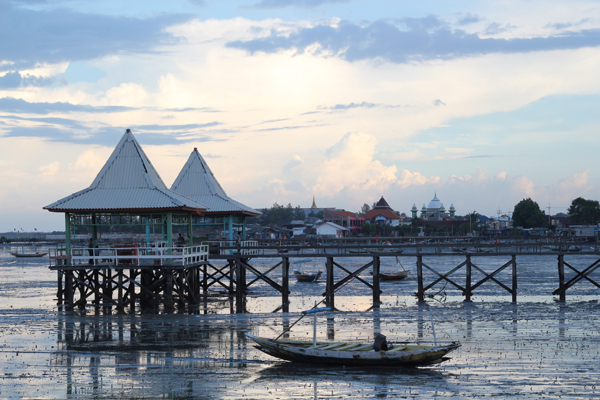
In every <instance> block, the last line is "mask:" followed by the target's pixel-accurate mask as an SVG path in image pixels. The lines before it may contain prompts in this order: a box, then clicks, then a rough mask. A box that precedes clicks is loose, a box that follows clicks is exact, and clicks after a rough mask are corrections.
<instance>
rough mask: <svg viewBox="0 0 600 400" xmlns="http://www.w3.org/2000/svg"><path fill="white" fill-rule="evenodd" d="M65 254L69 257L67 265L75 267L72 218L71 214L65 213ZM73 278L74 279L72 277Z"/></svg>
mask: <svg viewBox="0 0 600 400" xmlns="http://www.w3.org/2000/svg"><path fill="white" fill-rule="evenodd" d="M65 252H66V253H67V254H65V255H66V256H67V259H66V260H65V261H66V265H73V263H72V260H71V218H70V215H69V213H65ZM71 278H72V277H71Z"/></svg>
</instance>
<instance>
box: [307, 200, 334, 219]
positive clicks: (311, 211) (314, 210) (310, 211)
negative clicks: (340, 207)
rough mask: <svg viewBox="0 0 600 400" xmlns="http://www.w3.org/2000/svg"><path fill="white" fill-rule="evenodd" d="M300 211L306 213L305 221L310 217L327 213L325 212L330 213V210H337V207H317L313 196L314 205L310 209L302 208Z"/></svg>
mask: <svg viewBox="0 0 600 400" xmlns="http://www.w3.org/2000/svg"><path fill="white" fill-rule="evenodd" d="M300 209H301V210H302V211H304V216H305V219H308V218H309V216H310V215H313V216H316V215H317V214H318V213H320V212H322V213H325V211H328V210H335V207H325V208H319V207H317V202H316V201H315V196H313V201H312V205H311V206H310V208H302V207H301V208H300Z"/></svg>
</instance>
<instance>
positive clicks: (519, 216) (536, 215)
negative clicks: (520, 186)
mask: <svg viewBox="0 0 600 400" xmlns="http://www.w3.org/2000/svg"><path fill="white" fill-rule="evenodd" d="M513 225H514V226H520V227H522V228H524V229H529V228H539V227H543V226H546V225H547V222H546V213H545V212H543V211H542V210H540V206H539V204H538V203H536V202H535V201H533V200H531V199H530V198H527V199H523V200H521V201H520V202H519V203H517V205H516V206H515V209H514V211H513Z"/></svg>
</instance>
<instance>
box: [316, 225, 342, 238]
mask: <svg viewBox="0 0 600 400" xmlns="http://www.w3.org/2000/svg"><path fill="white" fill-rule="evenodd" d="M315 229H316V231H317V236H321V237H328V238H341V237H346V234H347V232H348V228H344V227H343V226H340V225H338V224H334V223H333V222H323V223H322V224H320V225H317V226H316V227H315Z"/></svg>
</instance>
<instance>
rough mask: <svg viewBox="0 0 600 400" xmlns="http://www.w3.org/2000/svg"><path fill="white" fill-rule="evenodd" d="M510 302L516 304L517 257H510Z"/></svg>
mask: <svg viewBox="0 0 600 400" xmlns="http://www.w3.org/2000/svg"><path fill="white" fill-rule="evenodd" d="M512 302H513V303H516V302H517V256H516V255H514V254H513V256H512Z"/></svg>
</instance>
